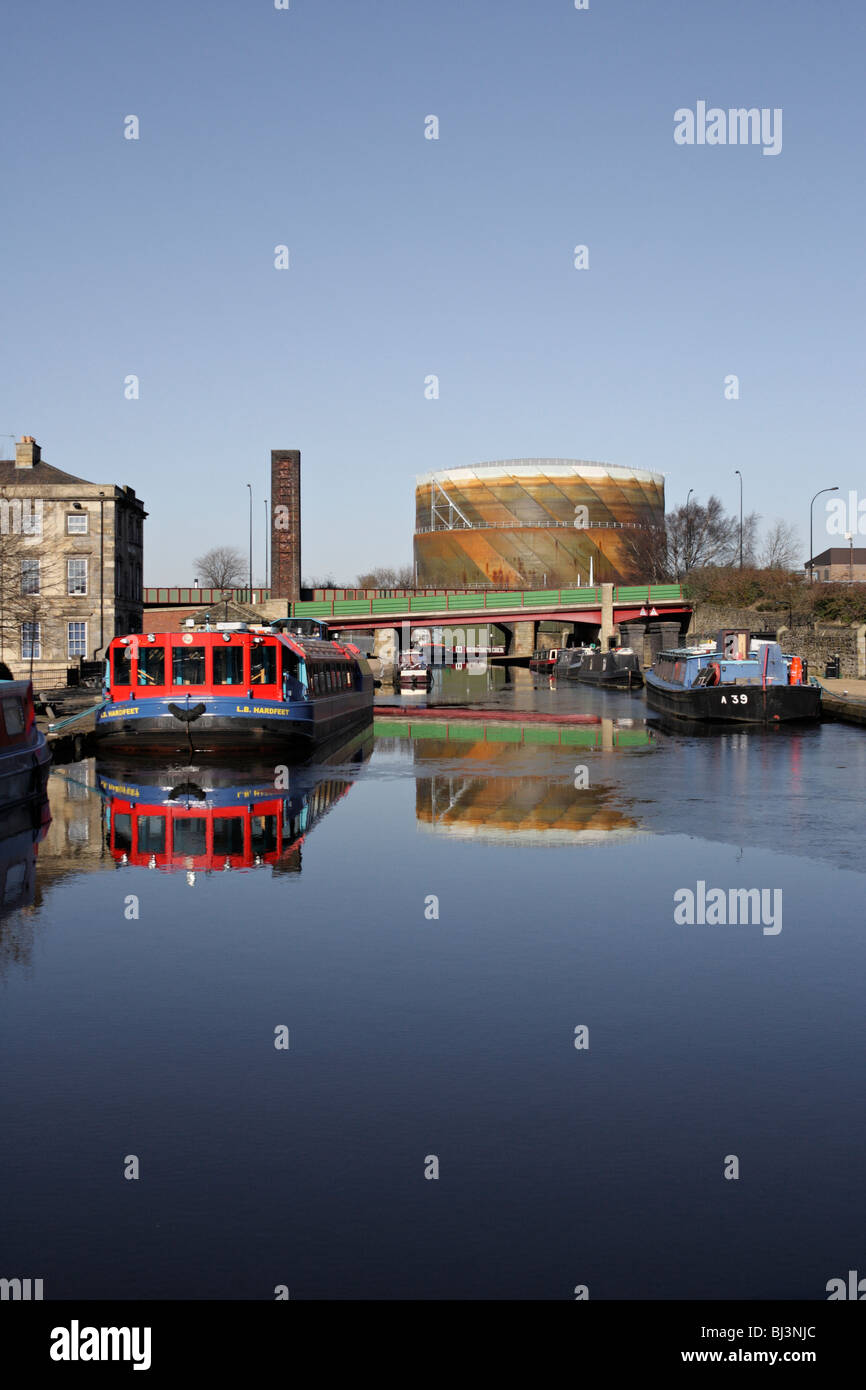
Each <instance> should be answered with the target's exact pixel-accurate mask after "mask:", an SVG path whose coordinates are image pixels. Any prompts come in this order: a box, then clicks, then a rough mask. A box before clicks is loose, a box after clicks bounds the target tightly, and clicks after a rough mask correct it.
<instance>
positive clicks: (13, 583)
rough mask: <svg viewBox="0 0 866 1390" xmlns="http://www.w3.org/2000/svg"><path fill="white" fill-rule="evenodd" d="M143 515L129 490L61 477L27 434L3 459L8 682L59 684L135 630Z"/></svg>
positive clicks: (0, 634)
mask: <svg viewBox="0 0 866 1390" xmlns="http://www.w3.org/2000/svg"><path fill="white" fill-rule="evenodd" d="M146 516H147V512H146V511H145V510H144V505H143V503H142V502H141V500H140V499H139V498H138V497H136V495H135V490H134V488H131V487H128V486H123V487H119V486H117V485H116V484H114V483H90V482H87V481H86V480H85V479H84V478H77V477H75V476H74V475H73V474H72V473H64V472H63V471H62V469H60V468H55V467H54V466H53V465H52V464H49V463H46V462H44V461H43V459H42V451H41V449H40V447H39V445H38V444H37V443H36V441H35V440H34V439H33V438H32V436H30V435H25V436H24V438H23V439H22V440H20V442H18V443H16V445H15V458H14V459H0V660H2V661H3V662H5V664H6V665H7V666H8V667H9V669H10V670H11V672H12V674H13V675H14V676H16V677H25V676H29V675H30V673H31V671H32V675H33V682H34V685H37V686H50V685H62V684H65V683H66V673H67V670H68V669H69V668H70V667H77V666H79V663H80V661H81V659H82V658H83V659H84V660H87V661H92V660H95V659H98V658H99V657H101V656H102V655H103V653H104V650H105V648H106V646H107V645H108V643H109V642H110V641H111V639H112V638H113V637H115V636H116V635H118V634H119V633H124V632H140V631H141V621H142V559H143V552H142V546H143V536H142V532H143V524H144V520H145V517H146Z"/></svg>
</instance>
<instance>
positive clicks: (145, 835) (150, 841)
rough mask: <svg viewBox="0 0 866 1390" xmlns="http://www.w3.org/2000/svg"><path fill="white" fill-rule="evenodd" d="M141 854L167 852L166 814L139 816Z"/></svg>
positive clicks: (139, 847)
mask: <svg viewBox="0 0 866 1390" xmlns="http://www.w3.org/2000/svg"><path fill="white" fill-rule="evenodd" d="M138 850H139V853H140V854H165V816H139V817H138Z"/></svg>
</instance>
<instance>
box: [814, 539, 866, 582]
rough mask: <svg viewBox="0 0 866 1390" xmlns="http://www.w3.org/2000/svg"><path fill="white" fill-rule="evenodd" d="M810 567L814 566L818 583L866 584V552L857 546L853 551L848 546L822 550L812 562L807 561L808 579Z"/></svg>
mask: <svg viewBox="0 0 866 1390" xmlns="http://www.w3.org/2000/svg"><path fill="white" fill-rule="evenodd" d="M810 565H812V566H814V569H815V580H816V582H817V581H818V580H821V581H823V582H826V583H830V584H832V583H833V582H834V581H839V582H840V583H849V584H850V583H851V582H852V581H853V583H855V584H866V550H864V549H862V548H860V549H858V547H857V546H856V545H855V546H854V547H853V549H852V548H851V547H850V546H847V545H844V546H843V545H840V546H834V547H833V548H832V549H831V550H822V551H821V554H820V555H816V556H815V557H814V558H813V559H812V560H811V561H809V560H807V561H806V566H805V568H806V578H807V579H808V578H809V567H810Z"/></svg>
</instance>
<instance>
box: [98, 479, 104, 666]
mask: <svg viewBox="0 0 866 1390" xmlns="http://www.w3.org/2000/svg"><path fill="white" fill-rule="evenodd" d="M104 643H105V493H104V492H100V494H99V650H100V652H102V649H103V645H104ZM103 655H104V653H103Z"/></svg>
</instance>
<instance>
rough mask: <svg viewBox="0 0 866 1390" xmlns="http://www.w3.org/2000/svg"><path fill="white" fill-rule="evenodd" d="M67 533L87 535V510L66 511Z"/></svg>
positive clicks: (70, 534) (69, 534)
mask: <svg viewBox="0 0 866 1390" xmlns="http://www.w3.org/2000/svg"><path fill="white" fill-rule="evenodd" d="M66 534H67V535H68V536H86V535H87V512H67V513H66Z"/></svg>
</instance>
